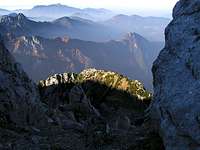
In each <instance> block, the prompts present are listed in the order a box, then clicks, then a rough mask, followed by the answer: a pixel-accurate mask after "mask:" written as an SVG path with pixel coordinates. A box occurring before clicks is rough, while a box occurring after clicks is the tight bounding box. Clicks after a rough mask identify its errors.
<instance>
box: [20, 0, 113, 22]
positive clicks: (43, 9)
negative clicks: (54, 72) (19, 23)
mask: <svg viewBox="0 0 200 150" xmlns="http://www.w3.org/2000/svg"><path fill="white" fill-rule="evenodd" d="M17 12H20V13H24V14H25V15H26V16H28V17H40V18H49V19H50V20H55V19H57V18H61V17H63V16H71V15H74V16H76V14H88V15H89V16H91V18H93V19H94V18H95V20H96V21H99V20H106V19H108V18H110V17H112V16H114V13H113V12H112V11H110V10H107V9H103V8H100V9H95V8H85V9H79V8H75V7H70V6H66V5H62V4H52V5H37V6H35V7H33V8H32V9H28V10H18V11H17ZM78 17H80V16H78ZM91 18H85V19H91Z"/></svg>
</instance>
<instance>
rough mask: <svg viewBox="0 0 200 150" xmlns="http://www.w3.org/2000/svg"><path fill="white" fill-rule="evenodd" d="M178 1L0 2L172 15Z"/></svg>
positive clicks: (3, 0)
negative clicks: (62, 5) (63, 5)
mask: <svg viewBox="0 0 200 150" xmlns="http://www.w3.org/2000/svg"><path fill="white" fill-rule="evenodd" d="M177 1H178V0H0V8H4V9H19V8H23V9H24V8H31V7H33V6H34V5H48V4H55V3H61V4H65V5H69V6H74V7H79V8H86V7H93V8H107V9H112V10H121V11H127V12H128V11H133V12H134V11H146V12H148V11H149V12H150V11H151V12H159V11H160V12H166V13H168V12H169V13H170V12H171V10H172V8H173V6H174V5H175V3H176V2H177Z"/></svg>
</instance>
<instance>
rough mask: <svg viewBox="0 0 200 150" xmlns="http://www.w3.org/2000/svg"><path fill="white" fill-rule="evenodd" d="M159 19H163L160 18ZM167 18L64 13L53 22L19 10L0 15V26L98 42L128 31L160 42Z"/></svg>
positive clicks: (19, 31) (31, 32) (32, 32)
mask: <svg viewBox="0 0 200 150" xmlns="http://www.w3.org/2000/svg"><path fill="white" fill-rule="evenodd" d="M6 18H7V20H5V19H6ZM160 20H163V21H161V22H160ZM168 22H169V20H168V19H166V18H157V17H141V16H136V15H133V16H126V15H118V16H115V17H113V18H112V19H110V20H107V21H105V22H94V21H91V20H88V19H83V18H80V17H76V16H72V17H67V16H65V17H62V18H58V19H56V20H54V21H52V22H36V21H33V20H31V19H29V18H27V17H26V16H25V15H24V14H22V13H19V14H16V15H13V14H12V15H4V16H1V17H0V26H1V27H2V28H4V29H3V30H2V31H1V33H3V34H5V33H6V32H9V31H12V32H15V34H19V35H36V36H43V37H46V38H55V37H62V36H70V37H71V38H75V39H81V40H87V41H97V42H102V41H108V40H119V39H120V38H121V37H122V36H123V35H124V34H125V33H128V32H136V33H139V34H140V35H142V36H143V37H145V38H147V39H148V40H151V41H161V42H162V41H163V40H164V37H163V34H164V33H163V32H164V27H165V25H166V24H167V23H168ZM25 33H26V34H25ZM88 33H90V34H88Z"/></svg>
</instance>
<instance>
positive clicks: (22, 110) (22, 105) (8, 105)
mask: <svg viewBox="0 0 200 150" xmlns="http://www.w3.org/2000/svg"><path fill="white" fill-rule="evenodd" d="M44 110H45V109H44V106H43V104H42V103H41V102H40V96H39V92H38V90H37V86H36V85H35V84H34V83H33V82H32V81H31V80H30V79H29V78H28V76H27V75H26V73H25V72H24V71H23V70H22V68H21V66H20V65H19V64H18V63H16V62H15V60H14V58H13V57H12V56H11V55H10V53H9V52H8V50H7V49H6V48H5V47H4V45H3V44H2V42H0V149H13V148H14V149H23V148H25V147H26V148H28V147H30V146H31V145H32V143H31V141H29V140H28V137H29V138H31V137H32V135H33V134H32V132H39V131H40V129H41V128H43V127H45V126H46V122H47V121H46V120H47V119H46V115H45V111H44ZM20 142H22V143H23V144H24V145H21V144H20ZM13 145H15V147H13ZM25 145H26V146H25ZM26 148H25V149H26Z"/></svg>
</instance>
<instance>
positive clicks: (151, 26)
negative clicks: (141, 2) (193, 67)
mask: <svg viewBox="0 0 200 150" xmlns="http://www.w3.org/2000/svg"><path fill="white" fill-rule="evenodd" d="M169 22H170V19H168V18H162V17H151V16H150V17H142V16H138V15H131V16H128V15H124V14H120V15H116V16H114V17H112V18H111V19H109V20H107V21H104V22H103V24H104V25H107V26H109V27H113V28H114V29H116V30H120V31H122V32H133V31H134V32H136V33H139V34H141V35H143V36H145V37H146V38H147V39H149V40H152V39H153V40H156V41H163V40H164V29H165V27H166V25H167V24H168V23H169Z"/></svg>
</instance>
